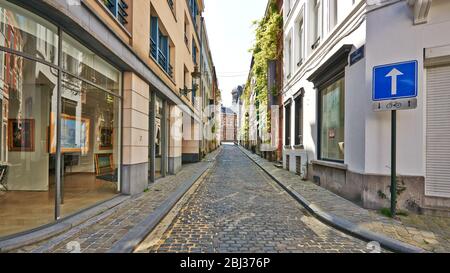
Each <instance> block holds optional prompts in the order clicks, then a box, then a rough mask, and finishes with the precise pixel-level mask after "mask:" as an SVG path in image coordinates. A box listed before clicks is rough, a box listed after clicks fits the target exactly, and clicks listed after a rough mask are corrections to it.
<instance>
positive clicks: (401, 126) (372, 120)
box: [283, 0, 450, 215]
mask: <svg viewBox="0 0 450 273" xmlns="http://www.w3.org/2000/svg"><path fill="white" fill-rule="evenodd" d="M284 14H285V15H284V43H285V50H284V56H285V57H284V58H285V62H284V65H285V67H284V72H285V77H284V89H283V93H284V99H283V106H284V140H283V141H284V148H283V165H284V168H286V169H288V170H290V171H292V172H295V173H297V174H299V175H300V176H301V177H303V178H304V179H310V180H312V181H314V182H315V183H317V184H319V185H321V186H323V187H325V188H328V189H330V190H332V191H334V192H336V193H338V194H340V195H342V196H344V197H346V198H348V199H350V200H353V201H355V202H358V203H360V204H362V205H363V206H364V207H368V208H377V209H378V208H381V207H389V202H390V201H389V199H390V168H391V155H390V143H391V131H390V130H391V118H390V113H389V112H374V111H373V109H372V84H373V76H372V73H373V68H374V67H377V66H379V65H385V64H393V63H401V62H406V61H416V62H417V67H418V68H417V74H418V81H417V83H418V97H417V104H418V105H417V108H416V109H414V110H405V111H399V113H398V116H397V126H398V127H397V128H398V131H397V142H398V146H397V172H398V177H397V181H398V188H397V192H398V194H399V197H398V203H397V205H398V207H399V208H401V209H408V210H412V211H417V212H432V213H443V214H447V215H448V211H449V210H448V209H449V207H450V179H449V178H448V177H449V175H448V174H447V172H448V170H449V169H450V165H449V163H448V161H447V159H446V156H444V154H446V153H447V152H446V147H447V145H446V144H445V143H446V141H445V140H444V139H445V136H446V135H447V134H448V133H449V132H448V130H447V129H446V126H445V124H446V123H448V122H449V120H450V115H449V114H448V110H447V108H448V107H446V106H444V104H445V101H446V99H448V98H449V94H448V93H445V92H443V90H444V89H445V88H447V89H448V86H450V83H449V82H448V80H447V79H449V78H450V73H449V69H448V68H449V62H448V58H449V57H448V56H449V55H450V51H449V48H450V47H449V46H450V36H448V35H442V34H443V33H445V32H446V29H448V28H449V27H450V2H448V1H442V0H434V1H414V0H411V1H388V0H387V1H352V0H348V1H346V0H344V1H341V0H340V1H335V0H334V1H333V0H330V1H325V0H298V1H292V0H291V1H285V4H284ZM401 79H402V78H401V76H400V78H399V80H401Z"/></svg>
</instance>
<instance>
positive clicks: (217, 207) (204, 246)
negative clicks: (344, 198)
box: [146, 145, 368, 253]
mask: <svg viewBox="0 0 450 273" xmlns="http://www.w3.org/2000/svg"><path fill="white" fill-rule="evenodd" d="M146 251H149V252H221V253H223V252H225V253H227V252H228V253H229V252H270V253H272V252H366V251H368V250H367V243H366V242H363V241H361V240H358V239H355V238H353V237H350V236H347V235H346V234H343V233H342V232H340V231H337V230H335V229H333V228H330V227H328V226H326V225H324V224H323V223H321V222H319V221H318V220H317V219H315V218H314V217H312V216H310V215H309V214H308V212H307V211H306V210H305V209H304V208H303V207H301V205H300V204H298V203H297V202H296V201H295V200H294V199H293V198H291V196H289V195H288V194H287V193H286V192H285V191H284V190H283V189H282V188H281V187H279V186H278V185H277V184H276V183H275V182H274V181H272V180H271V179H270V178H269V177H268V176H267V175H266V174H265V173H263V171H262V170H261V169H260V168H259V167H258V166H257V165H256V164H254V163H253V162H252V161H251V160H249V159H248V158H247V157H246V156H245V155H244V154H243V153H242V152H241V151H240V150H239V148H237V147H236V146H233V145H224V146H223V150H222V152H221V153H220V154H219V156H218V158H217V162H216V165H215V166H214V167H213V169H212V170H211V172H210V174H209V176H208V177H207V178H206V180H205V181H204V182H203V184H202V185H200V187H199V188H198V190H197V191H196V192H195V193H194V194H193V196H192V197H191V198H190V200H189V201H188V202H187V204H186V205H184V206H183V208H182V209H181V210H180V212H179V214H178V215H177V216H176V218H175V220H174V221H173V222H172V224H171V225H170V226H169V228H168V229H167V230H166V232H165V233H164V235H163V236H162V238H161V239H160V240H159V242H157V243H156V244H155V245H153V246H152V247H151V248H150V249H147V250H146Z"/></svg>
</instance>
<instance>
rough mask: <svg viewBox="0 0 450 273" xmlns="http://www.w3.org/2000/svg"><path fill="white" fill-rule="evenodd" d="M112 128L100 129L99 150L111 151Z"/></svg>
mask: <svg viewBox="0 0 450 273" xmlns="http://www.w3.org/2000/svg"><path fill="white" fill-rule="evenodd" d="M113 133H114V131H113V128H111V127H102V128H100V147H99V148H100V150H112V149H113Z"/></svg>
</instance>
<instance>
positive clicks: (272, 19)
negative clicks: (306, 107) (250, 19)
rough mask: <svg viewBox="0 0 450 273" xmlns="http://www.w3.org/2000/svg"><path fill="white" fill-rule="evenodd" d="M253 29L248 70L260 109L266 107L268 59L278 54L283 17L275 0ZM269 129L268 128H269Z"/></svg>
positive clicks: (273, 90) (273, 93) (274, 91)
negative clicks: (251, 54) (252, 79)
mask: <svg viewBox="0 0 450 273" xmlns="http://www.w3.org/2000/svg"><path fill="white" fill-rule="evenodd" d="M254 24H255V26H256V30H255V44H254V46H253V48H252V49H251V51H252V53H253V66H252V70H251V71H250V73H251V75H252V76H253V77H254V79H255V86H254V89H255V93H256V102H257V104H259V106H260V107H261V108H260V109H267V103H268V86H267V70H268V61H270V60H275V59H277V58H278V57H279V56H278V54H279V51H278V50H277V44H278V43H277V42H278V37H279V34H280V32H281V31H282V27H283V17H282V16H281V14H280V13H279V11H278V7H277V5H276V2H275V0H271V2H270V4H269V9H268V12H267V14H266V16H265V17H264V18H263V19H262V20H260V21H256V22H254ZM270 92H271V93H272V95H277V94H276V89H272V90H270ZM264 112H266V116H267V119H266V124H267V128H270V123H271V119H270V118H271V115H270V111H264ZM269 130H270V129H269Z"/></svg>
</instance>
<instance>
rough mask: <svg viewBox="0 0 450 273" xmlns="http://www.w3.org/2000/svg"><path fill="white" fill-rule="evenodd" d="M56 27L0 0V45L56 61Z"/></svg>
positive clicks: (49, 60)
mask: <svg viewBox="0 0 450 273" xmlns="http://www.w3.org/2000/svg"><path fill="white" fill-rule="evenodd" d="M57 33H58V29H57V27H56V26H55V25H53V24H50V23H49V22H47V21H46V20H44V19H42V18H40V17H39V16H37V15H35V14H33V13H31V12H29V11H27V10H25V9H22V8H20V7H17V6H16V5H13V4H11V3H9V2H7V1H5V0H0V46H3V47H7V48H9V49H12V50H15V51H19V52H23V53H27V54H30V55H32V56H33V57H36V58H38V59H41V60H44V61H47V62H50V63H53V64H57V63H58V34H57Z"/></svg>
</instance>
